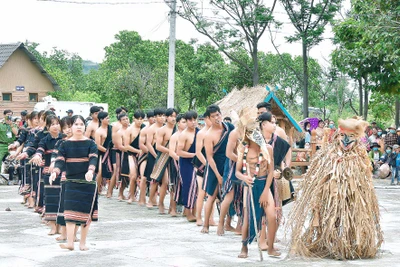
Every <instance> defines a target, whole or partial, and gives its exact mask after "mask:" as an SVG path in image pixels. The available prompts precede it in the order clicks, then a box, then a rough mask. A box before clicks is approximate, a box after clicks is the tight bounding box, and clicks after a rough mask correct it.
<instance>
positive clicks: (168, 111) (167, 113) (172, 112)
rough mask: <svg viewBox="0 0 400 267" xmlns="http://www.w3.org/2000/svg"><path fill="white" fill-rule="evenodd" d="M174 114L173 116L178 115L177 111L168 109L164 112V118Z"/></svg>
mask: <svg viewBox="0 0 400 267" xmlns="http://www.w3.org/2000/svg"><path fill="white" fill-rule="evenodd" d="M174 112H175V114H178V111H177V110H176V109H174V108H168V109H167V110H166V111H165V116H167V117H169V116H172V114H174Z"/></svg>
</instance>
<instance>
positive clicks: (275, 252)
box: [268, 249, 281, 258]
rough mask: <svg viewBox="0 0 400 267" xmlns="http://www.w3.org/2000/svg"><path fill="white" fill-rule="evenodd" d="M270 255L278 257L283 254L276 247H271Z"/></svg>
mask: <svg viewBox="0 0 400 267" xmlns="http://www.w3.org/2000/svg"><path fill="white" fill-rule="evenodd" d="M268 256H270V257H273V258H278V257H280V256H281V253H280V252H279V251H277V250H276V249H270V250H268Z"/></svg>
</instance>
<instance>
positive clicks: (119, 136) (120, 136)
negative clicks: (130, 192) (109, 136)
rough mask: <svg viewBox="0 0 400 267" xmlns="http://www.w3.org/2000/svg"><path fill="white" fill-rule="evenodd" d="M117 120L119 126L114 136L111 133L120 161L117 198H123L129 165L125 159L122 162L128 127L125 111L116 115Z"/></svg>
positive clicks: (124, 155) (125, 156) (127, 182)
mask: <svg viewBox="0 0 400 267" xmlns="http://www.w3.org/2000/svg"><path fill="white" fill-rule="evenodd" d="M118 121H119V123H120V124H121V128H120V129H119V130H118V131H117V132H116V133H115V137H114V135H113V142H114V147H115V148H116V149H117V151H116V153H117V155H119V158H120V159H121V161H120V164H121V165H120V170H121V173H120V175H121V185H120V187H119V194H118V200H120V201H122V200H125V199H126V198H125V196H124V190H125V188H126V187H127V186H128V185H129V165H128V164H126V162H127V160H125V162H124V158H126V159H127V154H126V148H125V143H126V142H125V141H124V135H125V132H126V130H127V129H128V127H129V117H128V114H126V113H120V114H119V115H118ZM123 163H124V166H125V168H124V169H122V168H121V166H122V164H123Z"/></svg>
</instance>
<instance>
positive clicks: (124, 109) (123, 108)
mask: <svg viewBox="0 0 400 267" xmlns="http://www.w3.org/2000/svg"><path fill="white" fill-rule="evenodd" d="M121 109H122V110H123V111H125V112H126V113H128V112H129V110H128V109H127V108H126V107H123V106H121Z"/></svg>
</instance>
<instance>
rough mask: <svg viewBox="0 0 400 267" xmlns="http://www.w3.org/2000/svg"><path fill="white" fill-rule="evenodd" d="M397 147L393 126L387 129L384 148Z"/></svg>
mask: <svg viewBox="0 0 400 267" xmlns="http://www.w3.org/2000/svg"><path fill="white" fill-rule="evenodd" d="M394 145H397V134H396V127H395V126H394V125H392V126H390V127H389V132H388V134H387V135H386V136H385V147H387V146H391V147H393V146H394Z"/></svg>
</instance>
